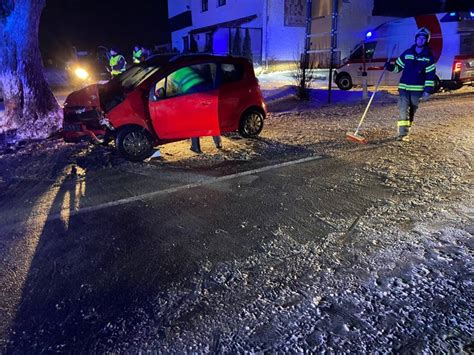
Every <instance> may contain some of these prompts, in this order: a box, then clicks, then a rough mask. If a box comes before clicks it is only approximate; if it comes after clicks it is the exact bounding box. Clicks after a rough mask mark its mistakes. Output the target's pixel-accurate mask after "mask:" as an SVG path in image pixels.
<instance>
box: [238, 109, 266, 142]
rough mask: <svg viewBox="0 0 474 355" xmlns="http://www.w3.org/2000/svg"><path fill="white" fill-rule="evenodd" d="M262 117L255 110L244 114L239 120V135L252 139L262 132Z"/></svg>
mask: <svg viewBox="0 0 474 355" xmlns="http://www.w3.org/2000/svg"><path fill="white" fill-rule="evenodd" d="M262 129H263V115H262V113H260V112H259V111H257V110H250V111H247V112H245V113H244V114H243V115H242V117H241V118H240V123H239V133H240V135H241V136H242V137H245V138H253V137H256V136H258V135H259V134H260V132H262Z"/></svg>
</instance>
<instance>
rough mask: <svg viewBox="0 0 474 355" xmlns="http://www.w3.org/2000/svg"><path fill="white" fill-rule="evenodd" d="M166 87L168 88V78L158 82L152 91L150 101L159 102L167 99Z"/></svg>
mask: <svg viewBox="0 0 474 355" xmlns="http://www.w3.org/2000/svg"><path fill="white" fill-rule="evenodd" d="M165 86H166V78H163V79H161V80H160V81H158V82H157V83H156V84H155V85H153V87H152V88H151V90H150V100H151V101H158V100H160V99H163V98H164V97H165V93H166V90H165Z"/></svg>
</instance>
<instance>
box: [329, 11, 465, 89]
mask: <svg viewBox="0 0 474 355" xmlns="http://www.w3.org/2000/svg"><path fill="white" fill-rule="evenodd" d="M420 27H426V28H428V29H429V30H430V31H431V40H430V43H429V45H430V48H431V50H432V52H433V55H434V59H435V62H436V80H435V87H436V90H439V89H440V88H441V87H444V88H446V89H458V88H460V87H461V86H463V85H465V84H471V85H474V11H471V12H467V13H465V12H462V13H460V12H452V13H442V14H433V15H423V16H416V17H408V18H403V19H400V20H395V21H389V22H386V23H384V24H382V25H380V26H379V27H377V28H376V29H374V30H372V31H368V32H367V35H366V39H365V40H364V41H362V42H360V43H359V44H357V45H356V46H355V48H354V49H353V50H352V51H351V54H350V55H349V57H347V58H345V59H344V60H343V64H342V65H341V66H340V67H339V68H337V70H336V74H335V76H334V81H335V83H336V84H337V86H338V87H339V88H340V89H341V90H350V89H351V88H352V87H353V86H354V85H361V84H362V78H363V73H364V66H365V72H366V73H367V83H368V85H375V84H376V83H377V81H378V79H379V78H380V75H381V74H382V71H383V68H384V63H385V62H386V61H387V58H388V57H389V56H390V55H391V52H392V51H393V55H392V57H391V58H390V60H391V62H392V63H393V62H394V61H395V59H396V58H397V57H398V56H399V55H400V54H402V52H403V51H405V50H406V49H408V48H410V47H411V46H412V45H413V44H415V33H416V31H417V29H418V28H420ZM393 49H394V50H393ZM364 51H365V58H364V56H363V55H362V53H363V52H364ZM400 76H401V74H400V73H392V72H388V71H386V72H385V75H384V79H383V81H382V85H398V82H399V79H400Z"/></svg>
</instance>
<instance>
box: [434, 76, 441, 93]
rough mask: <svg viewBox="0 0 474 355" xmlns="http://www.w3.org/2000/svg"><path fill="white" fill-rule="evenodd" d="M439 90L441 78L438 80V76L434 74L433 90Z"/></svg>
mask: <svg viewBox="0 0 474 355" xmlns="http://www.w3.org/2000/svg"><path fill="white" fill-rule="evenodd" d="M440 90H441V80H439V78H438V76H435V79H434V89H433V91H434V92H435V93H436V92H439V91H440Z"/></svg>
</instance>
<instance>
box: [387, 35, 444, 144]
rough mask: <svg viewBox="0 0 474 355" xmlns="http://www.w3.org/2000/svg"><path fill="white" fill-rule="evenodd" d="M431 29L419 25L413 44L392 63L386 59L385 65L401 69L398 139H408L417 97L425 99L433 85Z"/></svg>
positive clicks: (434, 73) (390, 69) (396, 71)
mask: <svg viewBox="0 0 474 355" xmlns="http://www.w3.org/2000/svg"><path fill="white" fill-rule="evenodd" d="M430 37H431V33H430V31H429V30H428V29H427V28H426V27H422V28H420V29H418V31H417V32H416V34H415V44H414V45H413V46H412V47H410V48H409V49H407V50H406V51H405V52H403V53H402V55H401V56H399V57H398V58H397V60H396V61H395V64H391V63H390V62H387V63H385V68H386V69H387V70H389V71H393V72H395V73H398V72H401V71H403V73H402V76H401V78H400V83H399V85H398V92H399V99H398V108H399V110H400V117H399V119H398V123H397V126H398V140H401V141H408V140H409V136H408V135H409V133H410V128H411V127H412V125H413V118H414V117H415V112H416V110H417V108H418V104H419V102H420V100H428V99H429V97H430V94H432V93H433V92H434V89H435V76H436V67H435V64H434V58H433V54H432V52H431V49H430V48H429V46H428V43H429V41H430Z"/></svg>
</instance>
